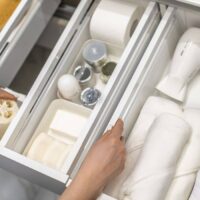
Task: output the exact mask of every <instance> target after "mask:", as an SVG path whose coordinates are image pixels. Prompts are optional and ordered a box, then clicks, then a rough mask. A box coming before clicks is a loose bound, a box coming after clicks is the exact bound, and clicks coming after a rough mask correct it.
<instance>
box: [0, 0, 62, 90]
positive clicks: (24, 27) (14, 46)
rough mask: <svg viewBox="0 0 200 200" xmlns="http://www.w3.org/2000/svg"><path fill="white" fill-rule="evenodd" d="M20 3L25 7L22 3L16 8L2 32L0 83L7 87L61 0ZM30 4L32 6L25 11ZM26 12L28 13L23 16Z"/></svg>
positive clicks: (35, 0) (36, 0)
mask: <svg viewBox="0 0 200 200" xmlns="http://www.w3.org/2000/svg"><path fill="white" fill-rule="evenodd" d="M21 4H22V5H23V7H22V6H21V5H20V4H19V10H18V8H17V9H16V13H13V16H12V17H11V18H10V20H9V21H8V23H7V24H6V25H5V27H4V28H3V30H2V32H1V34H2V40H0V41H1V42H3V43H2V45H3V46H2V48H3V49H2V50H1V54H0V85H2V86H4V87H8V86H9V84H10V83H11V81H12V80H13V78H14V77H15V75H16V74H17V72H18V70H19V69H20V67H21V66H22V64H23V63H24V61H25V59H26V57H27V56H28V54H29V53H30V51H31V49H32V48H33V46H34V45H35V43H36V41H37V40H38V38H39V36H40V35H41V33H42V32H43V30H44V29H45V27H46V26H47V24H48V22H49V20H50V19H51V17H52V15H53V14H54V12H55V11H56V9H57V7H58V6H59V4H60V0H56V1H54V0H51V1H41V0H33V1H30V0H29V1H21ZM28 4H31V5H30V8H29V9H28V10H26V7H27V5H28ZM20 6H21V7H22V8H21V7H20ZM25 11H27V12H26V14H25ZM23 14H25V16H24V17H23V18H22V19H21V16H22V15H23ZM20 19H21V21H19V20H20ZM17 23H19V24H18V25H17ZM16 25H17V26H16ZM1 34H0V35H1Z"/></svg>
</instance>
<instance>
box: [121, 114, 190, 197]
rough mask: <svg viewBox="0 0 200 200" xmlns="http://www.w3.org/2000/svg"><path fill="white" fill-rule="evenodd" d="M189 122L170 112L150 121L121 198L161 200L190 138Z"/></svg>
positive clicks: (123, 187)
mask: <svg viewBox="0 0 200 200" xmlns="http://www.w3.org/2000/svg"><path fill="white" fill-rule="evenodd" d="M190 132H191V128H190V126H189V124H188V123H187V122H186V121H184V120H183V119H181V118H180V117H177V116H175V115H171V114H162V115H161V116H159V117H158V118H156V120H155V121H154V122H153V124H152V126H151V128H150V130H149V134H148V136H147V138H146V140H145V144H144V147H143V150H142V152H141V155H140V158H139V159H138V162H137V164H136V166H135V168H134V170H133V172H132V174H131V175H130V176H129V178H128V179H127V180H126V181H125V182H124V184H123V186H122V189H121V191H120V198H119V199H120V200H162V199H164V198H165V195H166V194H167V191H168V189H169V187H170V184H171V182H172V180H173V177H174V174H175V172H176V166H177V162H178V160H179V158H180V156H181V154H182V151H183V149H184V147H185V144H186V143H187V142H188V140H189V137H190Z"/></svg>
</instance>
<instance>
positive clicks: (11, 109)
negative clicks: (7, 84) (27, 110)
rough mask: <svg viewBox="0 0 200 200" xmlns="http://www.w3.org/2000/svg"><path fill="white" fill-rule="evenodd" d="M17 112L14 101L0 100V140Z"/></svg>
mask: <svg viewBox="0 0 200 200" xmlns="http://www.w3.org/2000/svg"><path fill="white" fill-rule="evenodd" d="M17 112H18V106H17V103H16V102H15V101H11V100H3V99H0V138H2V136H3V135H4V133H5V131H6V129H7V128H8V126H9V124H10V123H11V121H12V120H13V118H14V117H15V115H16V114H17Z"/></svg>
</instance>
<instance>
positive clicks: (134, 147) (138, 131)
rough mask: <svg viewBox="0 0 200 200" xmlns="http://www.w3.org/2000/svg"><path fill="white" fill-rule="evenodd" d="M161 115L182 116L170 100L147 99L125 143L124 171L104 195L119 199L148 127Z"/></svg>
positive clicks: (177, 107)
mask: <svg viewBox="0 0 200 200" xmlns="http://www.w3.org/2000/svg"><path fill="white" fill-rule="evenodd" d="M162 113H169V114H174V115H177V116H182V115H183V113H182V110H181V108H180V106H179V105H178V104H176V103H174V102H172V101H170V100H167V99H164V98H161V97H155V96H152V97H149V98H148V100H147V101H146V103H145V104H144V106H143V108H142V110H141V112H140V115H139V117H138V119H137V122H136V124H135V126H134V129H133V131H132V133H131V134H130V136H129V139H128V141H127V144H126V146H127V159H126V164H125V169H124V171H123V172H122V174H120V175H119V176H118V177H117V178H115V179H114V180H113V181H112V182H111V183H110V184H109V185H108V186H107V187H106V189H105V191H104V192H105V193H106V194H109V195H110V196H113V197H115V198H118V197H119V191H120V189H121V187H122V184H123V183H124V181H125V180H126V179H127V178H128V176H129V175H130V174H131V172H132V171H133V169H134V167H135V164H136V162H137V160H138V157H139V155H140V153H141V150H142V148H143V144H144V140H145V138H146V136H147V133H148V131H149V128H150V126H151V125H152V123H153V121H154V120H155V118H156V117H158V116H159V115H161V114H162Z"/></svg>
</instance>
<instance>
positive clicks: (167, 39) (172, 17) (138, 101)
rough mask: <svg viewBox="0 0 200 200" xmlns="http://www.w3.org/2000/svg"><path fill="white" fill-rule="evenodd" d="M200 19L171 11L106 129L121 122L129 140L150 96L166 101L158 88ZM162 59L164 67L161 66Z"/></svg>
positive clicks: (183, 11)
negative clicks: (184, 38) (177, 50)
mask: <svg viewBox="0 0 200 200" xmlns="http://www.w3.org/2000/svg"><path fill="white" fill-rule="evenodd" d="M198 18H199V12H195V11H194V10H190V9H182V8H179V9H174V8H172V7H169V8H168V10H167V11H166V13H165V15H164V17H163V19H162V21H161V23H160V25H159V27H158V28H157V30H156V32H155V35H154V37H153V38H152V40H151V42H150V44H149V46H148V48H147V50H146V52H145V54H144V56H143V58H142V60H141V62H140V64H139V65H138V68H137V70H136V72H135V73H134V75H133V77H132V79H131V81H130V83H129V86H128V87H127V90H126V91H125V93H124V95H123V97H122V99H121V101H120V103H119V105H118V107H117V109H116V110H115V113H114V114H113V117H112V119H111V120H110V122H109V125H108V126H107V129H109V127H111V126H112V125H113V124H114V123H115V122H116V120H117V119H118V118H122V119H123V120H124V124H125V131H124V133H125V137H126V138H128V137H129V134H130V133H131V131H132V130H133V127H134V124H135V122H136V120H137V118H138V115H139V113H140V111H141V109H142V107H143V105H144V103H145V102H146V100H147V98H148V97H150V96H161V97H163V94H162V93H160V92H158V91H157V90H156V89H155V88H156V86H157V84H158V83H159V82H160V80H161V78H162V77H163V76H164V75H165V73H166V70H167V69H168V67H169V66H170V63H171V61H172V57H173V55H174V51H175V48H176V46H177V43H178V40H179V39H180V37H181V36H182V35H183V33H184V32H185V31H186V30H187V29H188V28H191V27H198V28H200V23H199V20H198ZM161 59H162V64H161V63H160V61H161ZM164 97H165V98H167V97H166V96H164ZM172 101H173V100H172ZM174 102H177V101H174ZM179 103H180V102H179ZM98 137H99V136H98ZM98 137H96V138H93V139H92V138H91V140H90V141H92V142H90V144H88V147H91V145H92V144H93V143H94V141H96V140H97V138H98ZM83 157H84V156H83ZM102 199H107V198H106V197H104V198H102Z"/></svg>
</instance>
